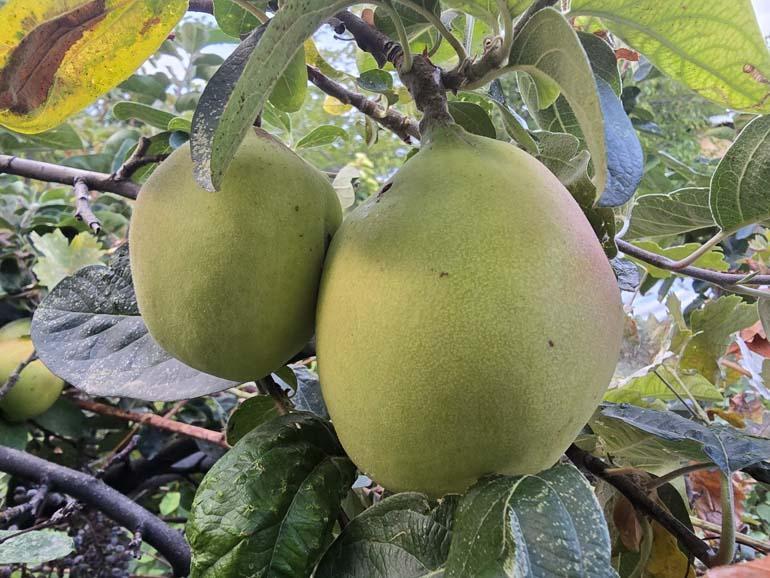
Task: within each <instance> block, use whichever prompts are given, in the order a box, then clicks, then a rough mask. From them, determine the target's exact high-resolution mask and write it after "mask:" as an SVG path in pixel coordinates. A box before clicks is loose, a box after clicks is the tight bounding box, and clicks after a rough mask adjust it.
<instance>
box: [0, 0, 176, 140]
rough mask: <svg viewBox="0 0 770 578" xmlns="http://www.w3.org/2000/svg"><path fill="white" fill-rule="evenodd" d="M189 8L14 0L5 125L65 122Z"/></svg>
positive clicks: (140, 2)
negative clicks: (75, 5)
mask: <svg viewBox="0 0 770 578" xmlns="http://www.w3.org/2000/svg"><path fill="white" fill-rule="evenodd" d="M73 4H79V5H78V6H77V7H73ZM186 9H187V0H90V1H88V2H85V3H82V2H81V3H74V2H71V1H68V0H34V1H30V0H9V1H8V2H7V3H6V4H5V5H4V6H3V7H2V8H0V22H2V26H0V125H3V126H6V127H8V128H10V129H12V130H15V131H17V132H22V133H30V134H33V133H39V132H43V131H45V130H48V129H50V128H53V127H55V126H57V125H59V124H61V122H62V121H64V119H66V118H67V117H68V116H70V115H72V114H74V113H76V112H78V111H79V110H81V109H83V108H85V107H86V106H88V105H89V104H91V103H92V102H93V101H94V100H96V98H97V97H99V96H100V95H102V94H104V93H105V92H107V91H108V90H110V89H111V88H113V87H115V86H117V85H118V84H120V83H121V82H122V81H124V80H126V79H127V78H128V77H129V76H131V73H133V72H134V71H135V70H136V69H137V68H138V67H139V66H140V65H141V64H142V63H143V62H144V61H145V59H146V58H147V57H148V56H150V55H151V54H152V53H153V52H155V51H156V50H157V49H158V47H159V46H160V45H161V43H162V42H163V41H164V40H165V39H166V37H167V36H168V33H169V32H170V31H171V29H172V28H173V27H174V25H175V24H176V23H177V22H178V21H179V19H180V18H181V17H182V16H183V15H184V13H185V10H186Z"/></svg>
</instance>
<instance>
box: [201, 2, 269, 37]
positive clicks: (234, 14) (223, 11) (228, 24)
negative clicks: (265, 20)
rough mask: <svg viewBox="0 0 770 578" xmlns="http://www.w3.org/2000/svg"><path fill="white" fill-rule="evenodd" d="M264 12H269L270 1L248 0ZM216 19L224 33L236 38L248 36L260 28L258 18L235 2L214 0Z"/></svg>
mask: <svg viewBox="0 0 770 578" xmlns="http://www.w3.org/2000/svg"><path fill="white" fill-rule="evenodd" d="M247 1H248V2H249V4H252V5H253V6H254V7H255V8H258V9H259V10H261V11H262V12H265V11H266V10H267V5H268V0H247ZM214 18H216V19H217V24H218V25H219V28H221V29H222V32H224V33H225V34H229V35H230V36H233V37H235V38H240V37H241V36H242V35H243V34H248V33H249V32H251V31H252V30H254V29H255V28H256V27H257V26H259V20H257V17H256V16H254V15H253V14H251V13H250V12H247V11H246V10H244V9H243V8H241V7H240V6H238V4H236V3H235V2H233V0H214Z"/></svg>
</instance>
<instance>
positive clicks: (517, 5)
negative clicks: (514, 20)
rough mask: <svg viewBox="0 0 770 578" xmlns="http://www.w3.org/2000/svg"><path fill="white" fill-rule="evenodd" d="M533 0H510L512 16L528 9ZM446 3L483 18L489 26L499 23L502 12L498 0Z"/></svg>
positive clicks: (509, 6)
mask: <svg viewBox="0 0 770 578" xmlns="http://www.w3.org/2000/svg"><path fill="white" fill-rule="evenodd" d="M531 3H532V2H531V1H530V0H508V2H507V4H508V9H509V10H510V13H511V16H514V17H515V16H518V15H519V14H521V13H522V12H524V10H526V9H527V6H529V5H530V4H531ZM443 4H444V5H446V6H449V7H451V8H454V9H456V10H460V11H462V12H465V13H466V14H470V15H471V16H475V17H476V18H481V19H482V20H483V21H484V22H486V23H487V24H488V25H489V26H491V27H495V26H497V25H498V14H499V13H500V10H499V7H498V2H497V0H444V2H443Z"/></svg>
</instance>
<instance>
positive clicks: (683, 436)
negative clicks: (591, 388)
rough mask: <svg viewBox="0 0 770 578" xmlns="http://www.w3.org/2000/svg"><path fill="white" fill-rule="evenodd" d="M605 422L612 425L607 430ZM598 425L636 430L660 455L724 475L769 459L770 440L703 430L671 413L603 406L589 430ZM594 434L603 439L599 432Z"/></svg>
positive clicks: (713, 427) (723, 428)
mask: <svg viewBox="0 0 770 578" xmlns="http://www.w3.org/2000/svg"><path fill="white" fill-rule="evenodd" d="M608 421H609V422H615V423H614V425H612V426H609V425H608V423H607V422H608ZM599 423H604V427H605V428H609V427H614V428H620V429H627V428H631V429H633V430H638V431H640V432H643V433H644V434H647V435H649V436H653V437H654V438H656V439H657V441H658V442H659V443H660V444H661V447H662V448H664V450H663V451H664V452H666V451H667V452H668V453H672V452H673V453H676V454H678V455H679V456H681V457H682V458H683V459H688V460H696V461H700V462H703V461H708V462H712V463H713V464H715V465H716V466H717V467H718V468H719V469H720V470H722V471H723V472H725V473H730V472H735V471H737V470H740V469H741V468H745V467H746V466H750V465H752V464H755V463H757V462H759V461H762V460H765V459H767V458H770V440H768V439H766V438H761V437H756V436H751V435H748V434H745V433H743V432H741V431H740V430H738V429H736V428H734V427H732V426H727V425H722V424H709V425H708V426H706V425H704V424H701V423H699V422H695V421H693V420H690V419H687V418H684V417H682V416H680V415H678V414H676V413H674V412H671V411H655V410H651V409H644V408H641V407H636V406H633V405H628V404H620V405H607V406H604V407H602V409H601V415H600V416H597V417H595V418H594V419H593V420H592V421H591V427H592V428H593V427H594V426H595V425H596V424H599ZM595 429H596V430H600V429H601V428H599V427H597V428H595ZM597 433H599V435H601V436H602V437H604V435H605V434H604V433H603V432H602V431H597ZM610 451H612V450H610Z"/></svg>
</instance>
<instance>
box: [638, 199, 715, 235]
mask: <svg viewBox="0 0 770 578" xmlns="http://www.w3.org/2000/svg"><path fill="white" fill-rule="evenodd" d="M714 225H715V223H714V218H713V217H712V216H711V209H710V208H709V190H708V189H707V188H702V187H687V188H684V189H677V190H676V191H671V192H670V193H666V194H663V195H642V196H641V197H637V199H636V201H635V202H634V207H633V209H632V210H631V222H630V224H629V226H628V230H627V231H626V234H625V235H624V238H625V239H638V238H653V239H654V238H657V237H668V236H671V235H679V234H681V233H687V232H689V231H697V230H699V229H705V228H706V227H713V226H714Z"/></svg>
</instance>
